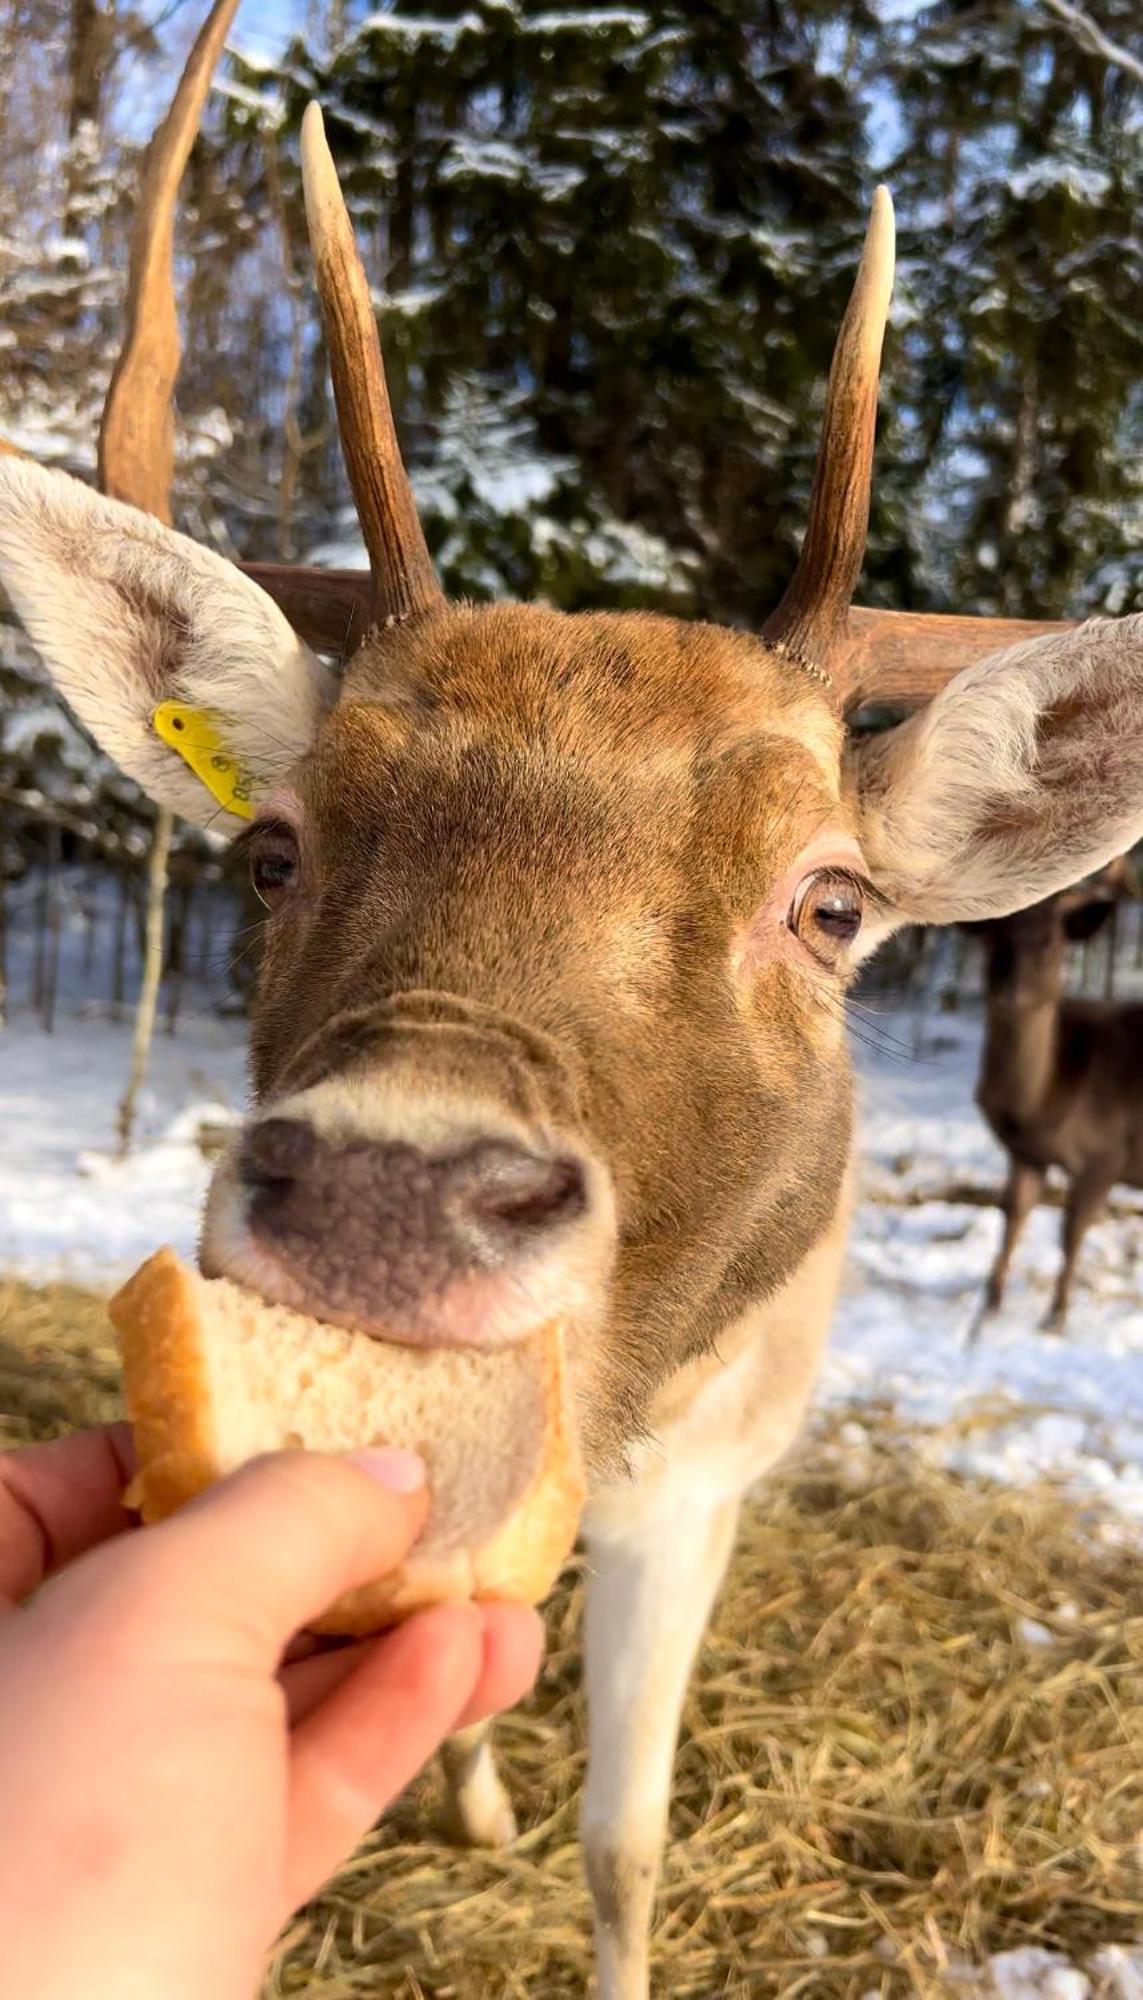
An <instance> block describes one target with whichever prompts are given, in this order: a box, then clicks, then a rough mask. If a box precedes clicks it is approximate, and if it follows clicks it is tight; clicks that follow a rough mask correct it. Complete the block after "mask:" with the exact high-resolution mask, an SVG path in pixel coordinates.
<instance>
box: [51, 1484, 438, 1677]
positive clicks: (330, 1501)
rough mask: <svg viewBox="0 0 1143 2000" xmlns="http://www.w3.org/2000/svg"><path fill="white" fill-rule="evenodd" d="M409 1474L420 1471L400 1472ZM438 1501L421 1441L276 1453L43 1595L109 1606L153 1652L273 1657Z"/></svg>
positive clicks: (107, 1612) (401, 1549)
mask: <svg viewBox="0 0 1143 2000" xmlns="http://www.w3.org/2000/svg"><path fill="white" fill-rule="evenodd" d="M355 1461H356V1462H355ZM410 1465H411V1467H412V1471H411V1472H410ZM394 1467H396V1470H394ZM401 1477H410V1478H415V1482H416V1483H415V1484H405V1485H401V1484H399V1483H398V1484H393V1483H391V1480H392V1479H394V1478H396V1479H398V1480H399V1479H400V1478H401ZM427 1512H428V1493H427V1491H426V1489H425V1485H424V1467H423V1465H422V1464H421V1463H420V1461H419V1460H417V1459H415V1456H414V1454H412V1453H408V1452H399V1451H387V1450H385V1449H377V1450H375V1451H369V1452H362V1453H360V1454H351V1455H350V1456H349V1457H346V1458H338V1457H335V1456H326V1455H325V1454H323V1453H319V1452H308V1451H287V1452H280V1453H275V1454H273V1455H271V1456H269V1457H266V1458H260V1459H252V1460H251V1461H250V1462H249V1463H248V1464H246V1465H244V1466H243V1467H242V1468H241V1469H240V1470H239V1471H237V1472H234V1473H232V1474H231V1475H230V1476H229V1477H228V1478H226V1479H223V1480H221V1481H220V1482H219V1483H218V1484H217V1485H215V1486H212V1487H210V1488H208V1489H207V1491H206V1492H205V1493H202V1494H200V1495H199V1497H198V1498H197V1499H196V1500H192V1501H191V1502H190V1503H189V1504H188V1505H187V1506H185V1507H183V1508H181V1509H180V1510H179V1512H178V1513H176V1514H174V1515H172V1516H171V1518H170V1519H169V1520H166V1521H163V1522H162V1523H161V1524H160V1525H159V1526H158V1527H155V1528H148V1529H147V1530H146V1531H145V1533H143V1534H141V1535H138V1536H132V1538H131V1542H130V1544H129V1545H128V1546H124V1547H120V1548H108V1549H103V1550H100V1551H99V1552H98V1554H96V1555H95V1556H93V1557H92V1558H91V1559H90V1561H89V1562H87V1563H85V1564H82V1565H81V1566H80V1567H79V1568H78V1569H77V1570H76V1571H75V1572H74V1573H73V1574H71V1575H69V1576H67V1577H63V1578H61V1579H60V1581H59V1583H58V1584H56V1585H54V1586H53V1591H52V1592H47V1593H45V1596H44V1598H43V1599H42V1600H41V1609H42V1611H43V1613H44V1614H45V1615H48V1614H49V1611H51V1612H52V1613H53V1614H54V1615H63V1614H65V1613H69V1614H70V1615H71V1616H72V1617H73V1618H74V1614H75V1613H76V1612H77V1611H78V1610H81V1609H83V1608H85V1607H87V1606H92V1607H94V1606H98V1608H99V1611H100V1615H101V1617H102V1618H104V1619H105V1620H107V1622H108V1623H109V1625H111V1626H112V1627H113V1628H114V1629H115V1630H116V1631H117V1633H118V1634H119V1636H120V1638H121V1639H129V1638H131V1637H132V1635H134V1637H135V1639H136V1640H139V1639H141V1640H142V1642H143V1643H144V1644H145V1646H146V1650H147V1655H148V1657H149V1658H150V1659H151V1661H152V1662H154V1661H155V1660H156V1658H157V1657H158V1656H159V1655H174V1656H175V1657H176V1658H177V1659H178V1660H179V1661H180V1662H181V1663H182V1664H184V1665H185V1664H187V1663H188V1662H189V1661H190V1660H191V1659H197V1660H199V1661H202V1660H204V1659H206V1658H209V1659H210V1660H211V1661H212V1662H213V1663H214V1664H215V1665H221V1664H225V1665H230V1666H236V1665H242V1666H246V1667H253V1668H255V1669H265V1668H276V1667H277V1664H278V1661H279V1659H280V1657H281V1654H282V1650H283V1648H284V1647H285V1645H286V1642H287V1640H289V1639H290V1638H291V1636H292V1635H293V1634H294V1633H295V1632H296V1631H298V1630H299V1628H300V1627H301V1626H303V1625H308V1624H310V1623H311V1622H312V1621H313V1620H314V1619H315V1618H317V1617H319V1616H320V1614H321V1613H322V1612H323V1611H326V1610H327V1609H328V1608H329V1606H330V1605H331V1604H332V1603H333V1601H334V1599H335V1598H338V1597H340V1596H341V1595H342V1593H343V1592H345V1591H347V1590H352V1589H353V1588H354V1587H355V1586H356V1585H359V1584H364V1583H369V1582H371V1581H373V1580H374V1579H375V1578H377V1577H381V1576H384V1575H386V1574H387V1572H388V1571H390V1570H392V1569H395V1568H396V1566H397V1564H398V1563H399V1562H400V1561H401V1560H402V1558H403V1557H404V1556H405V1555H406V1554H407V1553H408V1551H409V1549H410V1548H411V1546H412V1544H413V1542H414V1541H415V1540H416V1537H417V1536H418V1534H419V1533H420V1531H421V1529H422V1528H423V1527H424V1524H425V1517H426V1514H427ZM53 1592H54V1596H53ZM49 1599H51V1600H52V1603H51V1606H49Z"/></svg>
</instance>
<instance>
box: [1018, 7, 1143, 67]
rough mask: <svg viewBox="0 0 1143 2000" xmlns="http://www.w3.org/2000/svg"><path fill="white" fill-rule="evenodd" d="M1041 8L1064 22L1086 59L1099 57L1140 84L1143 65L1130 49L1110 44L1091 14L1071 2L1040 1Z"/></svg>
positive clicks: (1117, 44)
mask: <svg viewBox="0 0 1143 2000" xmlns="http://www.w3.org/2000/svg"><path fill="white" fill-rule="evenodd" d="M1040 4H1041V6H1044V7H1046V8H1047V9H1048V12H1049V13H1050V14H1054V15H1055V16H1056V18H1057V20H1059V21H1062V22H1063V24H1064V26H1065V28H1066V29H1067V31H1068V33H1069V34H1070V35H1071V37H1072V40H1073V41H1075V42H1078V44H1079V46H1080V48H1081V49H1085V50H1086V51H1087V53H1088V54H1089V55H1093V56H1102V57H1103V59H1104V61H1105V62H1109V63H1115V64H1116V65H1117V67H1118V68H1119V69H1122V70H1125V71H1126V73H1127V75H1128V76H1133V77H1134V78H1135V81H1136V83H1143V62H1141V61H1140V59H1139V57H1138V56H1133V55H1132V53H1131V51H1130V49H1125V48H1124V47H1123V46H1122V45H1121V43H1119V42H1113V41H1112V40H1111V38H1110V36H1108V35H1105V34H1104V32H1103V29H1102V28H1101V27H1100V26H1099V24H1098V23H1097V22H1095V21H1093V20H1092V18H1091V16H1090V14H1085V13H1084V12H1083V11H1082V9H1080V8H1079V7H1073V6H1072V4H1071V0H1040Z"/></svg>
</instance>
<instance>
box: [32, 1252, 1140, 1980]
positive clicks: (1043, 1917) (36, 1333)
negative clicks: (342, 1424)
mask: <svg viewBox="0 0 1143 2000" xmlns="http://www.w3.org/2000/svg"><path fill="white" fill-rule="evenodd" d="M111 1365H112V1364H111V1357H110V1355H109V1353H108V1351H107V1349H106V1346H105V1345H104V1344H103V1338H102V1334H101V1331H100V1328H99V1321H98V1310H97V1308H96V1307H95V1306H94V1304H93V1303H92V1302H91V1301H90V1300H87V1299H85V1298H84V1296H83V1295H82V1294H75V1293H71V1294H68V1293H66V1292H63V1291H61V1290H58V1289H51V1290H47V1291H43V1292H40V1293H38V1294H33V1293H31V1292H30V1291H29V1290H28V1289H27V1288H20V1287H10V1288H9V1289H8V1291H7V1293H5V1292H4V1291H2V1290H0V1409H3V1410H6V1411H8V1412H10V1413H11V1417H10V1422H9V1426H8V1435H9V1436H11V1437H16V1436H30V1435H38V1434H43V1433H44V1432H45V1431H48V1430H51V1429H53V1428H56V1427H57V1426H58V1424H59V1423H60V1422H61V1421H64V1420H66V1419H67V1418H68V1416H69V1414H70V1413H72V1412H74V1413H75V1415H77V1416H81V1417H90V1416H93V1415H95V1414H98V1413H99V1411H100V1410H101V1409H102V1408H103V1407H106V1405H107V1403H108V1398H109V1394H110V1391H109V1386H108V1385H109V1383H110V1381H111V1379H112V1374H111ZM863 1431H864V1435H863V1436H862V1434H861V1433H855V1428H854V1426H853V1424H852V1423H850V1424H849V1425H843V1424H842V1423H841V1422H840V1420H837V1421H834V1420H828V1421H826V1420H823V1421H822V1422H821V1423H820V1424H819V1425H818V1427H817V1428H816V1430H815V1431H814V1432H813V1433H812V1434H811V1436H810V1437H809V1439H808V1440H807V1442H806V1444H805V1446H804V1447H803V1449H802V1451H801V1453H800V1454H799V1457H798V1459H797V1461H796V1462H795V1463H794V1464H793V1465H791V1467H790V1468H788V1469H787V1470H786V1471H785V1472H784V1473H783V1474H782V1475H781V1476H780V1477H779V1478H778V1479H777V1480H776V1481H774V1482H773V1483H772V1484H771V1485H770V1486H769V1487H768V1489H767V1490H766V1493H765V1496H764V1497H763V1498H761V1499H760V1500H759V1501H757V1502H756V1503H755V1504H754V1505H752V1507H751V1508H750V1509H749V1511H748V1513H747V1516H746V1522H745V1530H744V1534H743V1538H742V1542H741V1545H740V1549H739V1553H738V1556H737V1558H736V1561H735V1563H734V1566H733V1570H732V1572H731V1576H730V1579H729V1581H728V1584H727V1587H726V1589H725V1591H724V1593H723V1597H722V1600H721V1604H720V1606H719V1609H718V1612H717V1614H716V1618H715V1629H714V1632H713V1635H712V1636H711V1638H710V1639H709V1640H708V1642H707V1645H706V1648H705V1651H704V1655H703V1659H702V1664H701V1671H700V1673H699V1675H698V1677H697V1678H696V1681H695V1686H694V1691H693V1693H692V1695H691V1699H690V1702H689V1705H688V1708H687V1713H686V1718H685V1730H684V1740H683V1744H682V1748H681V1751H680V1756H679V1766H678V1782H677V1787H676V1794H675V1805H674V1811H673V1819H672V1824H673V1831H674V1841H673V1845H672V1847H671V1850H670V1854H669V1858H668V1862H667V1868H666V1875H665V1882H664V1891H663V1896H662V1899H661V1903H660V1909H659V1916H658V1923H657V1930H656V1940H655V1949H656V1967H657V1972H656V1979H657V1991H658V1992H661V1993H662V1994H664V1995H665V1994H669V1995H671V1996H672V2000H714V1996H722V1995H734V1996H747V1995H749V1996H756V1995H757V1996H760V2000H761V1997H762V1996H775V2000H776V1996H778V1995H781V1996H783V2000H795V1996H797V1995H799V1994H800V1995H808V1996H813V2000H866V1996H872V1995H878V1996H881V1995H884V1996H897V1995H906V1994H922V1995H929V1994H932V1995H938V1994H944V1993H948V1994H950V1995H951V1994H954V1993H955V1994H959V1995H961V1996H963V1995H964V1993H965V1986H964V1984H963V1983H962V1979H961V1978H960V1977H959V1976H958V1973H957V1967H958V1966H963V1963H964V1960H965V1959H966V1958H967V1959H969V1960H974V1961H979V1960H980V1959H982V1958H983V1957H984V1956H986V1955H987V1954H989V1953H992V1952H996V1951H1001V1950H1007V1949H1011V1948H1013V1947H1015V1946H1017V1945H1022V1944H1029V1943H1036V1944H1044V1945H1047V1946H1050V1947H1054V1948H1058V1949H1060V1950H1062V1951H1064V1952H1066V1953H1067V1954H1069V1956H1071V1957H1072V1958H1073V1959H1075V1960H1078V1961H1079V1962H1081V1963H1082V1961H1083V1959H1084V1956H1085V1954H1086V1953H1088V1952H1090V1951H1092V1950H1093V1949H1094V1948H1095V1947H1097V1946H1098V1945H1099V1944H1101V1943H1104V1942H1108V1941H1115V1940H1121V1941H1129V1940H1133V1939H1136V1938H1137V1937H1138V1935H1139V1933H1140V1930H1141V1929H1143V1873H1141V1855H1140V1849H1139V1845H1138V1836H1139V1829H1140V1827H1141V1826H1143V1565H1141V1564H1140V1561H1139V1554H1138V1548H1137V1546H1132V1544H1131V1543H1130V1541H1129V1540H1127V1539H1126V1538H1124V1537H1122V1536H1120V1535H1117V1534H1116V1533H1114V1532H1110V1531H1109V1530H1108V1527H1107V1525H1106V1524H1105V1523H1102V1522H1101V1521H1100V1520H1099V1518H1098V1517H1097V1516H1096V1515H1095V1514H1094V1513H1092V1512H1090V1511H1088V1512H1083V1513H1081V1511H1080V1510H1079V1508H1078V1507H1077V1505H1076V1503H1075V1502H1074V1501H1070V1500H1067V1499H1065V1498H1061V1497H1060V1496H1057V1495H1054V1494H1053V1493H1052V1492H1050V1491H1049V1490H1047V1489H1045V1488H1038V1489H1036V1490H1025V1491H1022V1492H1018V1491H1015V1490H1009V1489H1004V1488H988V1487H983V1486H981V1485H979V1484H976V1483H968V1482H964V1481H961V1480H959V1479H957V1478H956V1477H954V1476H953V1475H951V1474H950V1473H948V1472H946V1471H942V1470H940V1469H939V1468H937V1467H936V1466H935V1465H934V1464H932V1463H931V1454H929V1453H927V1452H926V1450H925V1449H924V1448H921V1449H919V1448H918V1439H917V1437H916V1434H912V1435H908V1436H907V1435H904V1434H901V1433H900V1432H899V1431H898V1429H897V1427H896V1425H895V1423H894V1420H893V1418H892V1417H891V1415H890V1414H889V1413H888V1412H880V1413H874V1414H873V1415H869V1414H868V1413H866V1417H865V1419H864V1420H863ZM855 1437H856V1442H855ZM924 1442H925V1441H924V1440H922V1441H921V1445H922V1447H923V1446H924ZM579 1590H580V1585H579V1580H578V1578H573V1580H572V1581H571V1583H570V1584H569V1586H568V1587H566V1588H565V1589H563V1590H561V1592H560V1593H559V1594H558V1596H557V1598H556V1600H555V1601H554V1603H553V1605H552V1607H551V1614H550V1632H551V1646H550V1651H549V1656H548V1664H547V1668H546V1670H545V1675H544V1680H543V1684H542V1686H541V1688H540V1690H539V1693H538V1695H537V1697H536V1699H535V1700H534V1701H533V1702H532V1703H531V1704H530V1705H529V1706H528V1707H527V1708H525V1709H522V1710H520V1711H518V1712H517V1713H516V1714H514V1715H513V1716H511V1717H509V1718H507V1719H506V1720H505V1721H504V1722H503V1723H502V1724H501V1725H500V1729H499V1747H500V1756H501V1762H502V1766H503V1769H504V1772H505V1776H506V1778H507V1782H508V1785H509V1788H510V1790H511V1793H512V1796H513V1798H514V1800H515V1801H516V1804H517V1807H518V1810H519V1812H520V1816H521V1821H522V1824H523V1827H524V1832H523V1834H522V1837H521V1839H520V1840H519V1842H518V1843H517V1845H516V1846H515V1847H514V1848H513V1849H511V1850H510V1851H508V1852H506V1853H503V1854H467V1853H462V1852H458V1851H457V1850H455V1849H453V1848H451V1847H449V1846H448V1845H447V1844H446V1843H445V1842H444V1840H443V1838H442V1837H441V1830H440V1811H441V1792H440V1787H439V1783H438V1780H437V1778H436V1776H435V1774H431V1775H430V1776H429V1777H427V1778H426V1779H425V1780H423V1781H422V1783H421V1784H420V1785H419V1786H418V1787H416V1788H415V1789H414V1790H413V1791H412V1792H411V1793H410V1794H409V1795H408V1797H407V1798H406V1799H405V1800H403V1801H402V1802H401V1804H400V1805H399V1806H398V1807H397V1809H396V1810H395V1811H394V1812H393V1813H392V1814H391V1815H390V1816H389V1817H388V1819H387V1820H386V1823H385V1825H384V1826H383V1828H382V1829H381V1830H380V1831H379V1832H378V1833H377V1834H376V1835H375V1836H374V1837H373V1838H372V1839H371V1840H370V1841H369V1842H368V1843H367V1844H366V1845H365V1847H364V1848H363V1849H362V1850H361V1851H360V1853H359V1854H358V1855H357V1856H356V1857H355V1859H354V1860H353V1861H352V1862H351V1863H350V1864H349V1866H348V1867H347V1868H345V1869H344V1870H343V1871H342V1873H341V1875H340V1876H339V1877H338V1878H337V1880H336V1882H335V1883H334V1884H333V1885H332V1886H331V1888H330V1889H329V1891H328V1893H327V1894H326V1895H325V1896H324V1897H323V1898H322V1899H321V1900H320V1901H319V1902H318V1903H316V1904H315V1905H313V1907H312V1908H310V1909H309V1910H307V1911H305V1912H303V1913H302V1915H300V1916H299V1917H298V1919H297V1920H296V1922H295V1923H294V1924H293V1925H292V1926H291V1928H290V1930H289V1931H288V1933H287V1935H286V1937H285V1938H284V1939H283V1940H282V1942H281V1945H280V1947H279V1950H278V1952H277V1954H276V1956H275V1959H274V1963H273V1966H272V1969H271V1974H270V1979H269V1982H268V1988H267V1991H268V1994H271V1995H274V1996H278V1995H291V1996H293V1995H299V1994H300V1995H304V1996H306V2000H350V1996H353V2000H365V1996H369V2000H508V1997H509V1996H517V1995H519V1996H524V1995H527V1996H529V2000H537V1996H539V2000H564V1997H565V1996H567V2000H570V1996H573V1995H574V1996H576V2000H579V1996H582V1995H584V1994H585V1993H586V1992H587V1991H588V1979H589V1967H590V1943H589V1912H588V1904H587V1898H586V1895H585V1892H584V1889H583V1887H582V1882H581V1874H580V1861H579V1856H578V1852H577V1848H576V1796H577V1793H578V1790H579V1785H580V1780H581V1777H582V1770H583V1715H582V1708H581V1700H580V1691H579V1658H578V1647H577V1639H576V1632H577V1625H578V1610H579Z"/></svg>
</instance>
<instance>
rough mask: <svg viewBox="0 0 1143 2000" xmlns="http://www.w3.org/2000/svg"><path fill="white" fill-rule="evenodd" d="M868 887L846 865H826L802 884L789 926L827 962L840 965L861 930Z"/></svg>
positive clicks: (813, 951) (810, 948) (825, 963)
mask: <svg viewBox="0 0 1143 2000" xmlns="http://www.w3.org/2000/svg"><path fill="white" fill-rule="evenodd" d="M864 915H865V889H864V885H863V884H862V883H861V882H860V881H859V880H858V878H857V876H856V875H851V874H850V873H849V871H848V869H845V868H822V869H820V870H819V871H818V873H817V874H815V875H807V876H806V879H805V881H804V882H800V883H799V884H798V888H797V891H796V893H795V896H794V900H793V902H792V903H791V905H790V914H789V916H788V917H787V918H786V923H787V926H788V928H789V929H790V930H791V931H793V933H794V935H795V937H796V938H798V939H799V940H800V941H801V943H802V944H804V945H805V947H806V949H807V951H810V952H812V953H813V955H814V957H815V958H816V959H818V960H819V961H820V962H821V964H823V965H836V964H837V963H838V961H839V960H840V959H841V958H842V957H843V956H844V954H845V951H846V949H847V947H848V946H849V945H851V944H852V943H853V940H854V938H855V937H856V936H857V933H858V931H859V930H860V929H861V920H862V918H863V916H864Z"/></svg>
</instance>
